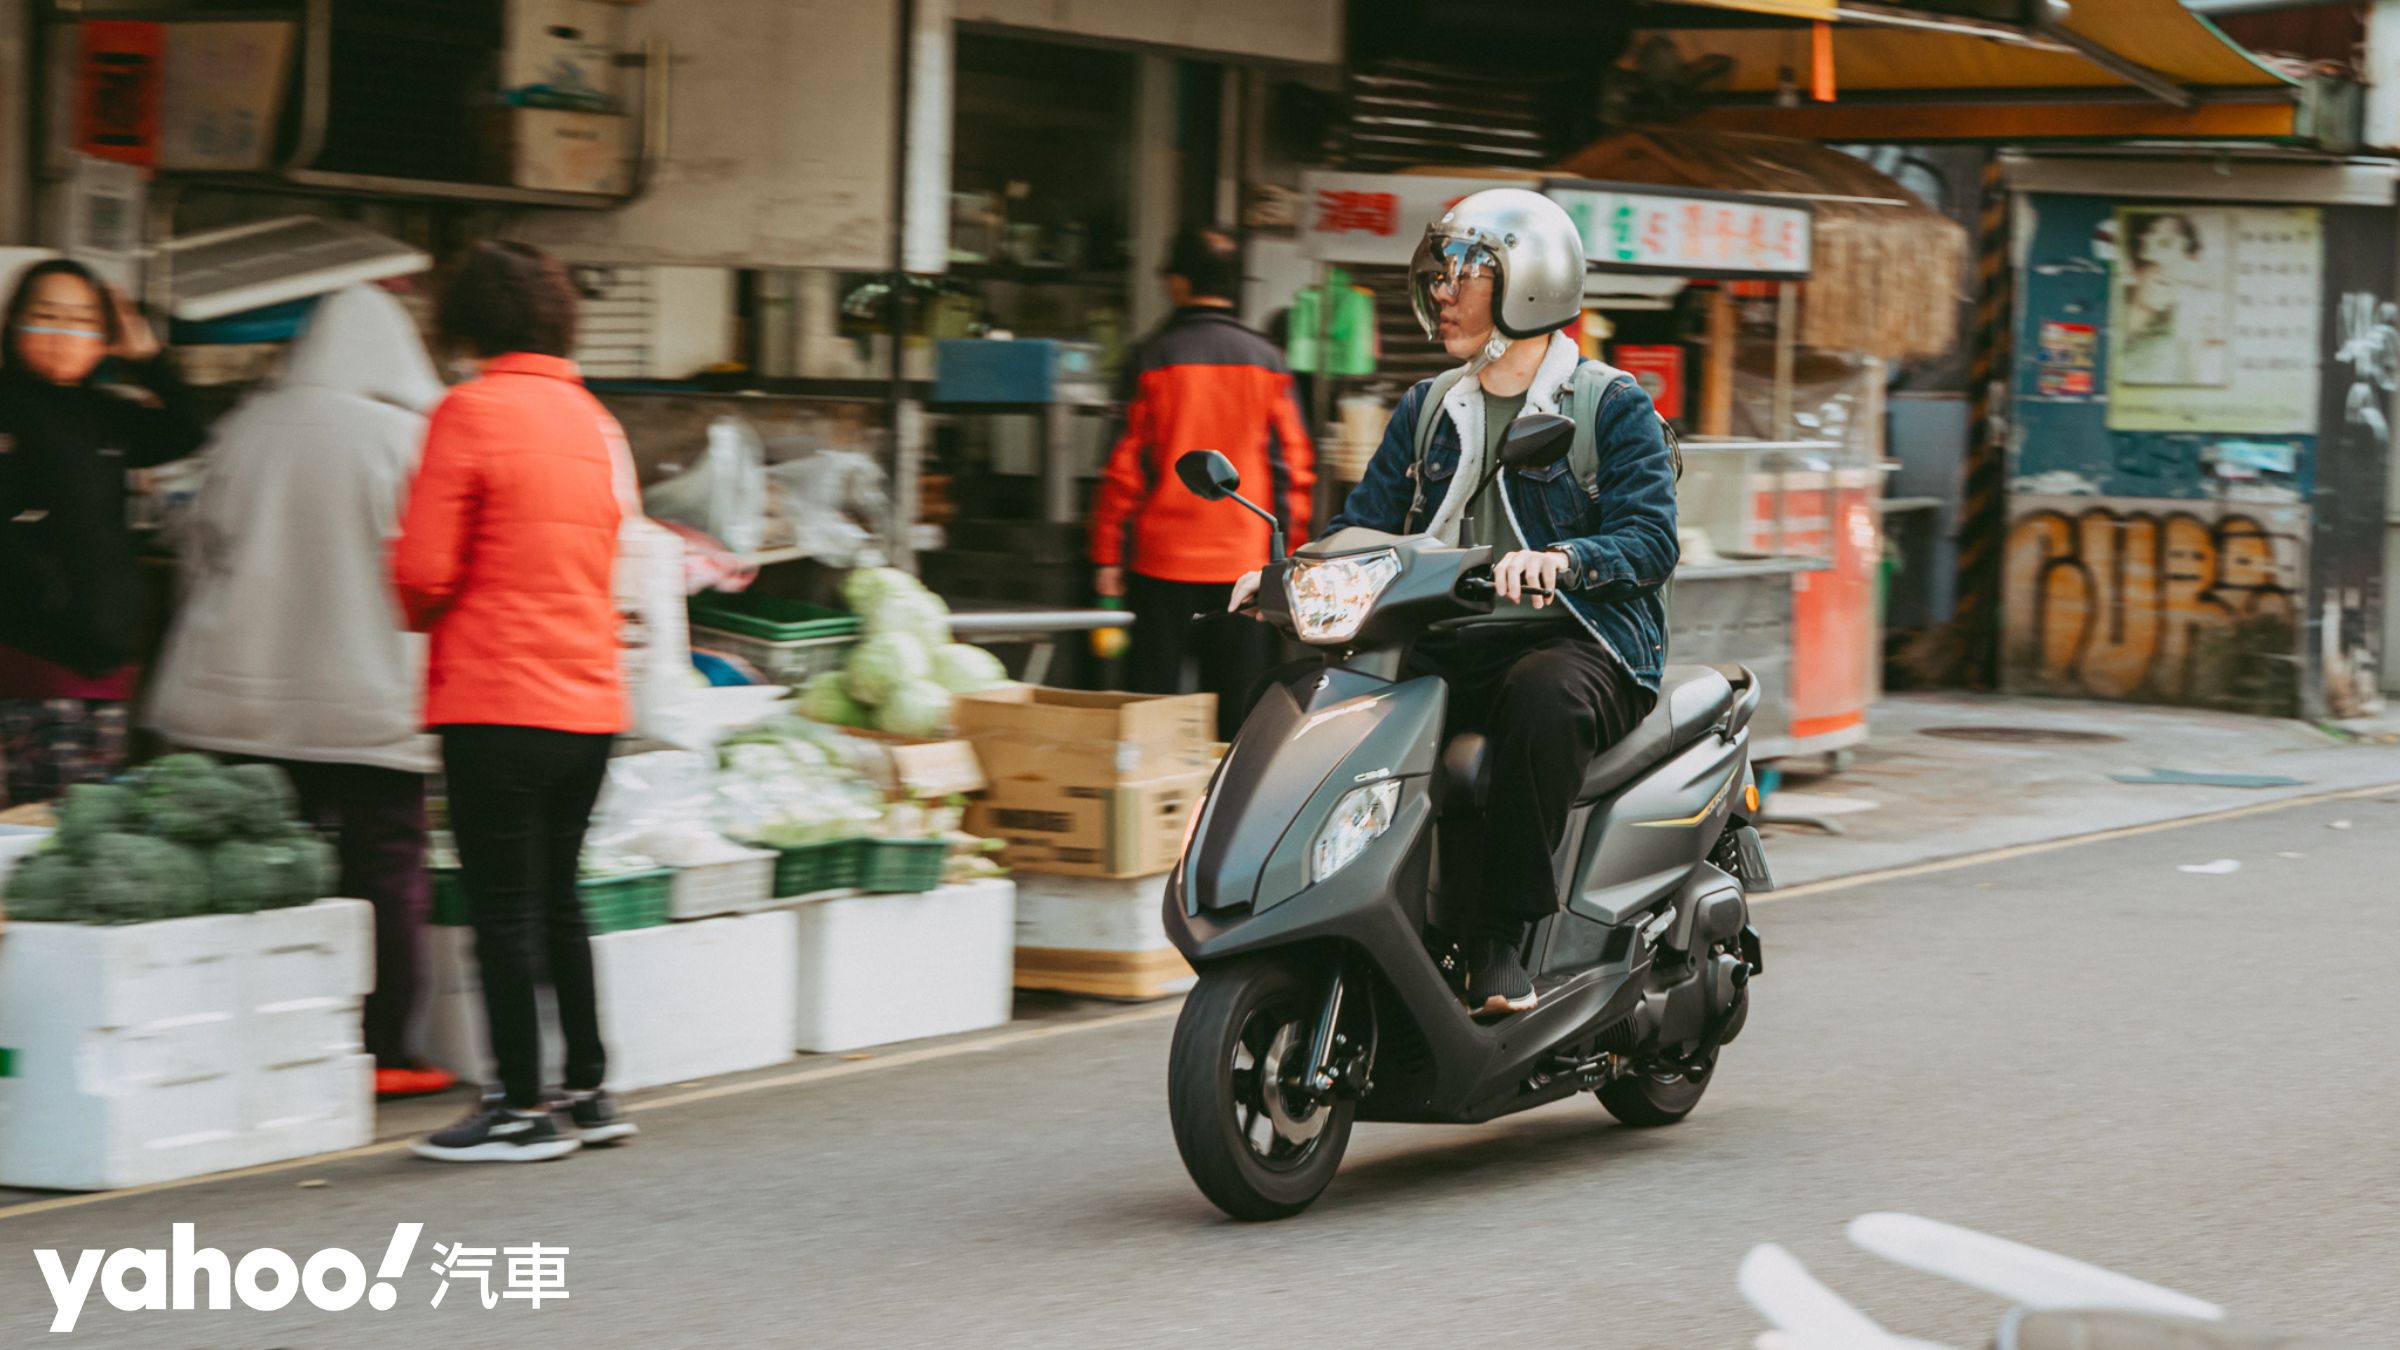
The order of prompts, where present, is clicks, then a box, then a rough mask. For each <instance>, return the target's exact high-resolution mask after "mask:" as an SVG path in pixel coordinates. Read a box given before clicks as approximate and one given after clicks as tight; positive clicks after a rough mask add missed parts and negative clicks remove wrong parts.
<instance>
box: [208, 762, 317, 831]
mask: <svg viewBox="0 0 2400 1350" xmlns="http://www.w3.org/2000/svg"><path fill="white" fill-rule="evenodd" d="M225 779H226V781H227V782H230V783H232V784H233V785H234V786H235V787H236V788H238V789H240V790H241V793H242V796H243V799H244V801H243V807H242V811H241V817H240V821H239V829H240V832H241V833H242V834H243V835H245V836H247V837H249V838H252V839H272V838H275V837H276V836H278V835H282V834H287V833H289V832H290V830H291V828H292V820H293V818H294V817H295V816H297V815H298V814H299V813H300V796H299V794H298V793H296V792H294V791H293V790H292V780H291V777H290V776H289V775H287V774H286V773H284V771H283V770H282V769H279V768H277V767H276V766H274V765H272V764H237V765H235V766H233V767H232V768H230V769H227V770H225Z"/></svg>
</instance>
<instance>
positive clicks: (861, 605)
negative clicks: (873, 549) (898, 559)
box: [842, 567, 924, 614]
mask: <svg viewBox="0 0 2400 1350" xmlns="http://www.w3.org/2000/svg"><path fill="white" fill-rule="evenodd" d="M922 589H924V588H923V587H922V586H921V585H919V584H918V582H917V579H916V578H915V577H912V576H910V575H909V574H908V573H906V572H903V571H901V570H900V569H899V568H897V567H861V568H857V569H854V570H853V571H852V572H851V573H850V575H848V576H846V577H844V578H842V603H844V604H846V605H848V606H850V609H851V612H852V613H855V614H868V613H872V612H873V611H874V609H875V608H876V606H878V605H880V604H881V603H882V602H883V601H884V599H885V598H886V597H888V596H891V595H893V594H896V593H901V592H907V591H917V590H922Z"/></svg>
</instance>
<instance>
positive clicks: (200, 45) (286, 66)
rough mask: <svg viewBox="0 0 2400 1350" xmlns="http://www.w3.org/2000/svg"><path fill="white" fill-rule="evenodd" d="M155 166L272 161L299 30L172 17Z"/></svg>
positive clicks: (225, 168) (228, 166)
mask: <svg viewBox="0 0 2400 1350" xmlns="http://www.w3.org/2000/svg"><path fill="white" fill-rule="evenodd" d="M166 29H167V61H166V67H167V71H166V87H165V93H164V96H163V98H162V100H161V111H160V116H159V144H158V167H160V168H162V169H210V170H217V171H220V172H238V171H245V170H256V169H264V168H268V167H270V166H272V165H273V164H274V162H275V139H276V132H277V130H278V128H279V127H280V126H281V124H282V121H283V94H284V89H285V87H286V85H287V84H288V83H289V81H290V77H291V67H292V50H293V47H294V45H295V44H296V42H297V40H298V29H297V27H296V26H295V25H293V24H289V23H274V22H260V23H247V22H245V23H173V24H168V25H166Z"/></svg>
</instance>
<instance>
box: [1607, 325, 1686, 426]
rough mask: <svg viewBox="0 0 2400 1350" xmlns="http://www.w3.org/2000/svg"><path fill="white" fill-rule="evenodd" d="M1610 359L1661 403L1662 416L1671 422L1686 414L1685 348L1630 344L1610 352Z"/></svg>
mask: <svg viewBox="0 0 2400 1350" xmlns="http://www.w3.org/2000/svg"><path fill="white" fill-rule="evenodd" d="M1609 361H1610V363H1611V364H1613V365H1615V366H1616V367H1617V368H1618V369H1619V370H1622V371H1624V372H1625V373H1626V374H1628V375H1631V376H1632V377H1633V379H1634V383H1636V384H1639V385H1640V386H1641V387H1642V392H1643V393H1645V394H1648V395H1649V396H1650V401H1651V402H1652V403H1655V404H1657V405H1658V415H1659V416H1661V417H1663V418H1666V419H1667V420H1668V421H1670V422H1672V421H1675V420H1676V419H1678V418H1680V417H1682V416H1683V348H1681V347H1677V346H1672V345H1662V346H1648V347H1645V346H1633V345H1630V344H1629V345H1625V346H1620V347H1617V348H1616V349H1614V350H1613V351H1612V352H1610V354H1609Z"/></svg>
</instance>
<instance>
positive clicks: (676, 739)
mask: <svg viewBox="0 0 2400 1350" xmlns="http://www.w3.org/2000/svg"><path fill="white" fill-rule="evenodd" d="M614 590H615V595H616V607H617V647H618V665H619V670H620V672H621V674H622V676H623V678H624V681H625V697H626V701H627V702H628V703H630V704H631V705H632V708H633V726H634V730H636V731H638V732H640V733H641V734H643V735H645V736H649V737H653V738H655V739H657V740H661V741H665V742H666V743H667V744H669V745H680V746H683V747H685V748H687V749H695V750H696V749H700V748H703V746H704V745H705V744H706V742H705V741H701V742H698V743H695V742H694V740H693V739H692V736H693V733H692V731H691V729H690V728H688V727H687V726H686V725H685V720H686V719H685V718H684V717H683V716H682V708H683V705H684V703H685V701H686V698H687V696H688V695H689V694H690V692H691V689H692V651H691V634H690V631H689V628H688V625H687V623H686V617H685V610H684V562H683V540H682V539H681V538H680V537H679V536H677V535H676V534H675V533H674V532H673V531H672V530H669V529H667V528H666V527H665V526H662V525H659V524H656V523H654V522H652V521H649V520H645V519H642V518H641V517H639V516H631V517H628V518H627V519H626V520H625V522H624V524H622V525H621V526H619V527H618V530H617V563H616V574H615V586H614Z"/></svg>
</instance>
